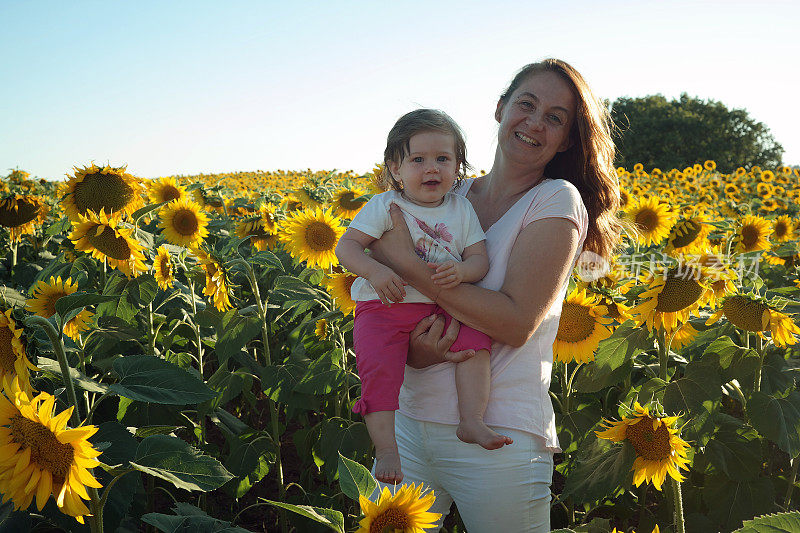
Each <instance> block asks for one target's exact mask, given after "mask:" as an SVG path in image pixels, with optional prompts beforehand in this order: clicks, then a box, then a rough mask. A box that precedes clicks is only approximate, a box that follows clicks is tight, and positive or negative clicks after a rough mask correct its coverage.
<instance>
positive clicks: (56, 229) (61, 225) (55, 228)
mask: <svg viewBox="0 0 800 533" xmlns="http://www.w3.org/2000/svg"><path fill="white" fill-rule="evenodd" d="M71 226H72V223H71V222H70V221H69V217H63V218H61V220H59V221H58V222H53V223H52V224H50V226H49V227H48V228H47V229H46V230H45V234H46V235H48V236H49V237H52V236H54V235H58V234H59V233H64V232H65V231H67V230H68V229H70V227H71Z"/></svg>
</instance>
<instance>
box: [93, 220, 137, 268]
mask: <svg viewBox="0 0 800 533" xmlns="http://www.w3.org/2000/svg"><path fill="white" fill-rule="evenodd" d="M101 228H102V229H103V231H102V233H100V234H99V235H98V234H97V232H98V230H100V229H101ZM86 238H87V239H88V240H89V243H90V244H91V245H92V246H94V247H95V248H97V249H98V250H100V251H101V252H103V253H104V254H106V255H107V256H108V257H110V258H112V259H116V260H118V261H127V260H128V259H130V258H131V247H130V246H129V245H128V241H127V240H125V237H121V236H120V237H117V236H116V233H115V232H114V229H113V228H110V227H108V226H97V227H96V228H95V229H94V234H92V233H91V231H90V232H89V233H88V234H87V235H86Z"/></svg>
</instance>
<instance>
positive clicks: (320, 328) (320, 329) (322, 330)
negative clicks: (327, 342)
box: [314, 318, 328, 340]
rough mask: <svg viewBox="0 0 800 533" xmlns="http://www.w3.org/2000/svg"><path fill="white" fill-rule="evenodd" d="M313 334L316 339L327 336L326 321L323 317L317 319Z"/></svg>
mask: <svg viewBox="0 0 800 533" xmlns="http://www.w3.org/2000/svg"><path fill="white" fill-rule="evenodd" d="M314 335H316V336H317V338H318V339H320V340H324V339H325V338H326V337H327V336H328V321H327V320H325V319H324V318H323V319H320V320H317V326H316V327H315V328H314Z"/></svg>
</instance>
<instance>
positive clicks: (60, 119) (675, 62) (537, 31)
mask: <svg viewBox="0 0 800 533" xmlns="http://www.w3.org/2000/svg"><path fill="white" fill-rule="evenodd" d="M799 20H800V2H796V1H792V0H786V1H759V2H741V1H738V0H726V1H714V2H702V1H680V0H673V1H669V2H666V1H657V2H656V1H653V2H649V1H640V2H634V1H625V2H623V1H606V2H596V1H585V2H582V1H569V0H562V1H559V2H556V1H550V2H540V1H536V0H528V1H526V2H520V1H518V0H516V1H507V2H506V1H503V0H496V1H495V2H493V3H492V4H491V6H490V5H489V4H488V3H487V2H484V1H478V2H473V1H471V0H461V1H458V2H453V1H448V0H445V1H439V2H434V1H430V0H427V1H407V2H391V3H390V2H374V1H373V2H366V1H364V2H356V1H347V0H337V1H334V2H331V1H327V2H323V1H315V0H307V1H305V2H285V1H282V2H270V1H258V2H257V1H245V0H238V1H237V0H232V1H228V2H217V1H193V2H188V1H179V0H171V1H169V2H161V1H159V2H156V1H150V0H137V1H136V2H122V1H115V0H104V1H92V2H89V1H81V0H74V1H70V2H63V1H61V0H58V1H56V0H53V1H44V0H41V1H37V0H27V1H25V0H19V1H18V0H0V21H1V22H2V27H3V31H2V32H0V49H1V50H2V53H0V73H2V74H0V76H2V82H0V175H5V174H6V173H7V172H8V170H9V169H13V168H20V169H23V170H26V171H28V172H30V173H31V174H32V175H35V176H38V177H40V178H48V179H63V178H64V177H65V175H67V174H68V173H70V172H71V170H72V167H73V166H75V165H77V166H82V165H87V164H89V163H91V162H96V163H98V164H105V163H109V164H112V165H114V166H117V165H122V164H127V165H128V171H129V172H131V173H132V174H134V175H137V176H141V177H148V178H154V177H158V176H167V175H174V174H197V173H201V172H204V173H212V172H227V171H246V170H259V169H260V170H277V169H283V170H287V169H288V170H303V169H306V168H311V169H313V170H333V169H337V170H355V171H356V172H357V173H365V172H368V171H369V170H370V169H371V168H372V167H373V164H374V163H376V162H377V161H380V159H381V158H382V154H383V148H384V146H385V142H386V134H387V133H388V131H389V129H390V128H391V126H392V125H393V124H394V122H395V120H396V119H397V118H398V117H400V116H401V115H403V114H404V113H406V112H407V111H410V110H412V109H414V108H417V107H433V108H439V109H443V110H444V111H446V112H447V113H448V114H450V115H451V116H452V117H453V118H454V119H455V120H456V121H457V122H458V123H459V124H460V125H461V127H462V129H463V130H464V132H465V135H466V139H467V147H468V152H467V156H468V159H469V160H470V162H471V163H472V164H473V166H474V168H475V169H476V170H480V169H484V170H488V169H489V168H491V163H492V161H493V158H494V151H495V148H496V141H495V139H496V135H497V126H496V123H495V122H494V117H493V115H494V109H495V105H496V103H497V98H498V96H499V94H500V93H501V92H502V90H503V89H504V88H505V87H506V86H507V84H508V83H509V82H510V80H511V78H512V77H513V75H514V73H515V72H516V71H517V70H519V69H520V68H521V67H522V66H524V65H525V64H527V63H530V62H533V61H536V60H540V59H543V58H546V57H558V58H561V59H564V60H566V61H567V62H569V63H571V64H572V65H573V66H574V67H576V68H577V69H578V70H579V71H580V72H581V73H582V74H583V76H584V77H585V78H586V79H587V80H588V82H589V84H590V85H591V87H592V88H593V90H594V92H595V93H596V94H597V95H598V96H599V97H601V98H607V99H610V100H613V99H615V98H617V97H620V96H630V97H637V96H645V95H649V94H656V93H660V94H663V95H664V96H666V97H668V98H675V97H678V96H679V95H680V94H681V93H682V92H686V93H688V94H689V95H690V96H695V97H699V98H702V99H713V100H717V101H720V102H722V103H723V104H725V105H726V106H728V107H729V108H744V109H746V110H747V111H748V113H749V114H750V116H751V118H753V119H755V120H757V121H759V122H763V123H764V124H765V125H766V126H767V127H768V128H769V129H770V131H771V133H772V135H773V136H774V138H775V139H776V140H777V141H778V142H779V143H781V144H782V145H783V148H784V150H785V152H784V163H787V164H800V127H798V119H800V112H798V110H797V106H796V100H797V97H798V95H800V69H798V68H797V67H798V58H799V57H800V39H798V38H797V22H798V21H799Z"/></svg>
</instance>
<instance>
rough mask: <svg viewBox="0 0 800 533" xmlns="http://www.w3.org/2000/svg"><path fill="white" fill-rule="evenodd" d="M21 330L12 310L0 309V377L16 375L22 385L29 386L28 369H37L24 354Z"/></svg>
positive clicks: (23, 340)
mask: <svg viewBox="0 0 800 533" xmlns="http://www.w3.org/2000/svg"><path fill="white" fill-rule="evenodd" d="M22 334H23V330H22V329H20V328H17V323H16V322H15V321H14V317H13V315H12V310H11V309H7V310H6V311H2V310H0V379H5V378H6V377H8V378H13V377H15V376H17V377H18V378H19V380H20V382H21V383H22V384H23V385H24V386H28V387H29V386H30V385H29V384H30V373H29V372H28V371H29V370H39V369H38V368H36V367H35V366H34V365H33V364H31V362H30V361H28V358H27V356H26V355H25V339H24V338H23V336H22Z"/></svg>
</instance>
